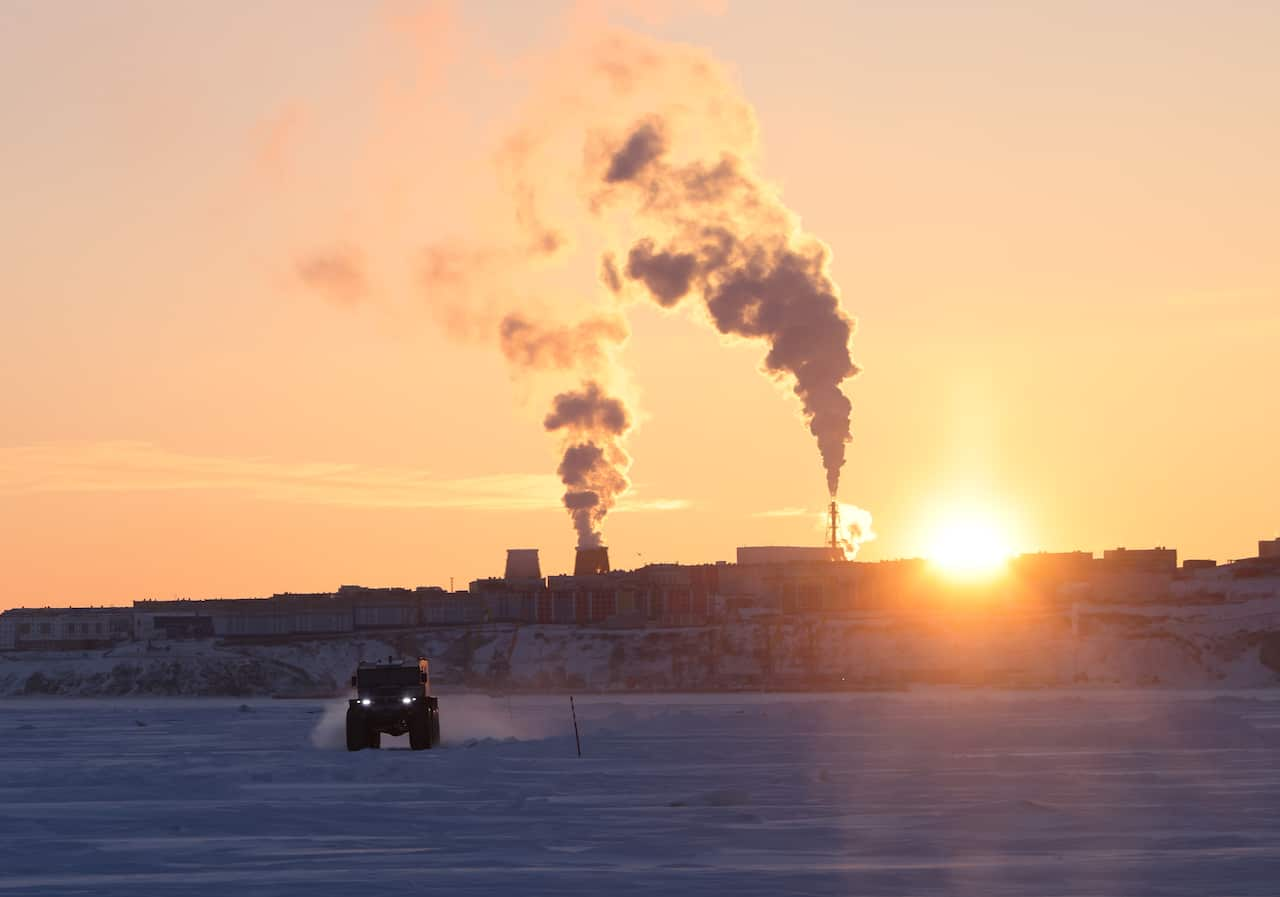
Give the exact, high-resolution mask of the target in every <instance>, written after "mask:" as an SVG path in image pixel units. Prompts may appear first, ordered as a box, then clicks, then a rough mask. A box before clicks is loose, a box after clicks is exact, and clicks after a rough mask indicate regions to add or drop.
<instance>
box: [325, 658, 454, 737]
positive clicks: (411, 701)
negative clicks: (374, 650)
mask: <svg viewBox="0 0 1280 897" xmlns="http://www.w3.org/2000/svg"><path fill="white" fill-rule="evenodd" d="M351 687H352V688H354V689H355V690H356V696H355V697H354V698H352V699H351V700H350V701H349V702H348V703H347V750H349V751H358V750H360V749H362V748H377V747H381V746H382V736H383V735H384V734H385V735H403V734H405V733H406V732H408V733H409V747H411V748H413V749H414V750H415V751H421V750H426V749H427V748H433V747H436V746H437V745H439V744H440V703H439V700H438V699H437V698H435V697H434V696H432V694H431V674H430V672H429V668H428V665H427V661H426V660H422V659H419V660H418V661H417V663H414V662H412V661H400V660H394V659H391V658H388V659H387V660H386V661H385V662H383V663H365V662H361V664H360V665H359V666H358V667H356V674H355V675H354V676H352V677H351Z"/></svg>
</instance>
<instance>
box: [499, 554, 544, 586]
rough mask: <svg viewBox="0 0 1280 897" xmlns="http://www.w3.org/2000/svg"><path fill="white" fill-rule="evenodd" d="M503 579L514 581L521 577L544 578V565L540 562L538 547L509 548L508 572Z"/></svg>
mask: <svg viewBox="0 0 1280 897" xmlns="http://www.w3.org/2000/svg"><path fill="white" fill-rule="evenodd" d="M502 578H503V579H505V580H506V581H507V582H513V581H516V580H521V579H542V566H541V565H540V564H539V563H538V549H536V548H508V549H507V572H506V573H504V574H503V576H502Z"/></svg>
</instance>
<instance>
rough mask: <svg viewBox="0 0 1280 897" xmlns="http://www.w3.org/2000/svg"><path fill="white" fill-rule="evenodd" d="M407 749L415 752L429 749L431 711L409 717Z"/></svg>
mask: <svg viewBox="0 0 1280 897" xmlns="http://www.w3.org/2000/svg"><path fill="white" fill-rule="evenodd" d="M409 747H410V748H411V749H412V750H415V751H421V750H425V749H427V748H429V747H431V711H429V710H428V711H425V712H422V713H415V714H413V715H412V716H411V717H409Z"/></svg>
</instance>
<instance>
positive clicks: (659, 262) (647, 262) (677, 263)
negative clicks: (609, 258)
mask: <svg viewBox="0 0 1280 897" xmlns="http://www.w3.org/2000/svg"><path fill="white" fill-rule="evenodd" d="M697 264H698V260H697V259H696V258H694V256H693V255H692V254H691V253H687V252H678V253H672V252H658V251H656V250H655V249H654V248H653V241H652V240H641V241H640V242H639V243H637V244H636V245H635V246H633V247H631V252H630V253H628V255H627V276H628V277H630V278H631V279H632V280H639V281H641V282H642V283H643V284H644V285H645V286H646V287H648V288H649V292H650V293H651V294H653V298H654V299H655V300H657V302H658V304H659V305H662V306H665V307H667V308H670V307H671V306H673V305H675V304H676V303H677V302H679V301H680V300H681V299H683V298H684V297H685V295H686V294H688V292H689V288H690V286H692V280H693V274H694V271H695V270H696V268H697Z"/></svg>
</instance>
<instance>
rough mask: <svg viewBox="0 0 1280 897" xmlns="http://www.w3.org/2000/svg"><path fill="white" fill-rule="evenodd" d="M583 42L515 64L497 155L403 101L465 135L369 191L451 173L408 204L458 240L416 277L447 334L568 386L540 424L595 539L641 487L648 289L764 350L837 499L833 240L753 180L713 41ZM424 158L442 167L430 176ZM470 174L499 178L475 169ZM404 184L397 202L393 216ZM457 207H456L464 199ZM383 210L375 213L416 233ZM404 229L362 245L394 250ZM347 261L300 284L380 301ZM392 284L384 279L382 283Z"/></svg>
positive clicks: (746, 107) (729, 83)
mask: <svg viewBox="0 0 1280 897" xmlns="http://www.w3.org/2000/svg"><path fill="white" fill-rule="evenodd" d="M686 5H687V4H686ZM648 6H650V4H646V7H648ZM566 33H567V37H566V39H565V41H564V43H563V45H561V46H557V47H554V48H540V51H539V52H538V53H536V54H535V55H533V56H531V57H530V58H529V59H527V60H519V61H518V62H519V64H515V65H512V66H507V67H502V68H503V70H509V71H511V72H516V73H518V75H517V76H516V77H512V78H511V83H512V84H513V85H514V86H515V87H516V89H518V90H520V91H521V92H522V93H524V96H522V97H520V98H518V99H516V101H515V102H513V103H512V104H511V108H512V109H513V110H514V112H513V119H512V124H511V127H509V128H508V130H507V131H506V132H504V134H503V135H502V137H501V138H500V139H499V140H498V141H497V142H496V143H494V144H483V145H484V146H489V147H490V151H489V152H487V153H486V152H484V151H483V148H482V144H481V143H480V142H479V141H481V140H487V139H488V138H487V137H480V136H479V135H478V134H477V135H471V136H474V137H476V138H477V139H476V140H475V141H472V142H470V143H468V142H467V141H466V139H465V138H466V137H467V136H468V134H467V133H466V128H465V123H466V122H467V121H469V120H470V114H471V110H461V109H453V108H452V107H451V106H450V105H449V104H447V103H446V102H445V98H447V96H448V94H447V92H443V93H442V98H441V101H440V102H439V103H435V104H429V105H427V106H425V107H424V108H425V109H426V110H431V111H432V112H433V114H434V117H433V115H432V114H419V110H417V109H416V108H413V107H412V106H410V107H407V108H400V107H399V106H397V107H396V109H395V112H396V114H395V115H394V116H393V117H391V119H390V120H391V121H393V122H395V123H396V127H397V128H398V127H400V126H401V123H403V122H420V123H421V124H422V127H421V128H420V130H421V132H422V136H423V137H425V136H427V135H428V133H429V134H430V136H431V139H432V141H435V139H436V135H438V134H439V133H450V135H451V139H450V141H447V144H448V145H449V146H451V147H452V146H455V145H456V146H458V147H459V149H458V150H457V151H456V153H455V156H456V157H455V158H452V159H450V160H449V161H448V163H447V164H446V163H445V162H440V161H436V157H435V156H434V155H433V154H431V153H428V152H426V151H424V150H423V149H422V147H415V148H416V149H418V150H419V151H418V152H416V153H414V154H412V155H411V156H409V157H407V158H408V165H407V167H404V168H402V169H398V170H397V172H396V175H397V176H396V177H388V178H386V179H385V180H383V179H379V180H376V181H375V182H374V183H373V185H372V187H373V189H370V190H365V191H363V193H362V195H365V194H368V195H372V196H375V197H381V198H383V199H387V196H386V194H388V191H387V190H385V189H382V190H379V185H380V184H384V183H390V184H396V185H398V184H400V183H401V182H405V183H413V184H418V183H430V178H431V177H432V176H433V173H438V172H446V174H444V175H442V176H439V175H437V179H438V180H440V181H441V183H437V184H434V185H432V186H433V189H431V190H421V191H418V192H417V193H413V194H411V195H412V196H413V197H416V198H417V200H418V201H420V202H423V203H426V205H425V207H423V208H418V209H414V210H409V211H414V212H416V213H417V217H416V218H405V219H404V220H411V221H412V220H421V221H430V222H432V223H433V224H438V225H439V226H440V227H441V228H443V230H441V231H438V232H436V231H433V234H432V237H431V238H430V242H428V244H427V245H425V246H419V247H418V249H417V256H416V264H415V265H414V279H415V282H416V285H417V286H418V287H419V288H420V290H421V292H422V293H423V294H424V295H425V297H426V300H427V306H428V308H429V309H430V311H431V313H432V315H433V316H434V317H435V319H436V321H437V323H438V324H440V325H441V327H442V328H443V329H444V330H445V332H446V333H448V334H449V335H451V336H453V337H456V338H459V339H464V340H471V341H477V340H483V341H485V342H490V341H492V342H494V343H496V344H497V346H498V348H499V349H500V350H501V352H502V354H503V357H504V358H505V359H506V362H507V364H508V366H509V368H510V370H511V372H512V375H513V378H514V379H516V380H517V381H519V382H520V385H521V387H522V390H521V392H522V394H530V393H531V391H532V389H533V388H534V386H533V384H536V388H537V389H539V390H540V391H541V390H542V388H543V381H544V379H545V380H552V381H554V382H553V383H552V384H550V385H549V386H548V387H547V388H546V390H545V394H546V395H547V396H549V397H550V396H554V398H553V399H551V406H550V411H549V413H547V414H546V416H545V419H544V421H543V423H544V426H545V429H546V430H547V431H548V432H549V433H552V434H554V435H555V436H556V437H558V438H559V439H560V440H561V446H560V457H559V467H558V471H559V476H560V479H561V480H562V482H563V483H564V487H565V494H564V504H565V507H566V509H567V511H568V513H569V515H570V517H571V519H572V521H573V524H574V526H575V528H576V530H577V532H578V537H579V541H580V543H581V544H583V545H585V546H592V545H598V544H600V541H601V532H600V528H601V525H602V524H603V522H604V520H605V517H606V515H607V514H608V512H609V510H610V509H611V508H613V507H614V506H615V505H616V503H617V501H618V499H619V497H620V496H621V495H622V494H623V493H624V492H625V491H626V490H627V489H628V488H629V484H628V479H627V475H628V471H629V468H630V463H631V462H630V458H629V457H628V455H627V452H626V451H625V449H624V443H625V441H626V439H627V437H628V435H629V432H630V429H631V426H632V422H633V421H634V420H635V417H636V415H635V414H634V413H633V411H632V409H631V408H629V407H628V405H627V404H626V403H625V402H624V401H623V398H622V396H623V395H626V394H628V393H629V391H628V390H627V386H628V385H629V384H628V383H627V378H626V374H625V371H623V370H621V369H620V366H619V364H618V355H619V349H620V348H621V347H622V346H623V344H624V343H625V342H626V340H627V339H628V328H627V324H626V317H625V314H626V309H627V305H628V303H630V302H631V301H633V300H634V299H636V298H637V297H640V298H642V299H644V300H645V301H653V302H655V303H657V304H658V305H660V306H662V307H664V308H669V309H676V308H682V309H697V312H696V314H697V315H698V316H701V317H705V318H706V319H707V320H708V321H709V322H710V323H711V324H712V325H713V326H714V327H715V328H716V329H717V330H718V331H719V332H720V333H721V334H724V335H725V336H726V337H730V338H734V339H746V340H751V341H755V342H758V343H759V344H761V345H762V346H763V347H764V349H765V355H764V360H763V369H764V371H765V372H766V373H768V374H769V375H770V376H773V377H775V378H778V379H779V380H780V381H782V382H785V383H786V384H787V385H788V386H789V387H790V388H791V389H793V390H794V392H795V394H796V395H797V397H798V398H799V401H800V407H801V409H802V413H803V416H804V419H805V421H806V422H807V424H808V426H809V428H810V430H811V431H812V433H813V435H814V438H815V439H816V441H817V444H818V449H819V452H820V454H821V458H822V463H823V466H824V470H825V473H826V482H827V487H828V490H829V491H830V492H831V494H832V495H834V494H835V493H836V489H837V487H838V485H839V480H840V473H841V469H842V467H843V465H844V463H845V447H846V443H847V442H848V441H849V438H850V415H851V407H850V403H849V401H848V399H847V398H846V396H845V395H844V393H843V391H842V384H843V383H844V381H845V380H847V379H848V378H850V377H852V376H853V375H854V374H856V373H857V367H856V366H855V365H854V363H853V361H852V359H851V356H850V352H849V341H850V338H851V335H852V331H853V321H852V319H851V318H850V317H849V316H848V315H847V314H846V313H845V312H844V311H843V310H842V308H841V305H840V294H839V290H838V288H837V287H836V285H835V283H834V282H833V281H832V279H831V276H830V274H829V264H830V253H829V251H828V250H827V247H826V246H824V245H823V244H822V243H821V242H819V241H818V240H816V239H814V238H813V237H812V236H810V235H808V234H806V233H805V232H803V231H802V230H801V228H800V227H799V224H798V221H797V220H796V218H795V216H794V215H793V214H792V213H791V212H790V211H789V210H788V209H787V208H786V206H784V205H783V203H782V201H781V200H780V198H779V196H778V194H777V191H776V190H775V189H773V188H772V187H771V186H770V185H768V184H767V183H765V182H764V181H762V180H761V179H760V177H759V176H758V175H757V174H756V172H755V168H754V161H753V160H754V159H755V154H756V130H757V128H756V119H755V114H754V111H753V110H752V108H751V106H750V104H749V103H748V102H747V101H746V100H745V99H744V98H743V97H742V95H741V93H740V90H739V88H738V86H737V85H736V84H735V83H734V79H733V77H732V75H731V73H730V72H729V71H728V70H727V69H726V68H725V67H724V66H723V65H721V64H720V63H719V62H718V61H717V60H715V59H714V58H713V57H711V56H710V55H709V54H708V53H706V52H705V51H704V50H701V49H698V48H696V47H692V46H688V45H682V44H677V43H671V42H665V41H661V40H656V39H651V38H647V37H644V36H642V35H639V34H635V33H632V32H628V31H624V30H620V29H614V28H610V27H608V26H607V25H605V24H604V23H603V20H601V19H598V18H596V17H593V16H588V17H586V18H584V19H577V18H575V17H571V23H570V25H569V27H568V29H567V32H566ZM458 39H461V35H459V38H458ZM542 50H546V52H542ZM449 58H450V59H451V60H453V64H455V65H457V66H459V67H462V66H467V65H477V66H479V67H480V69H481V71H479V72H477V73H470V74H479V75H482V76H483V77H485V78H489V77H492V75H493V73H492V72H491V71H489V68H488V67H487V66H488V64H487V63H485V64H483V65H481V64H480V63H478V62H476V60H482V59H487V58H488V57H487V56H486V55H485V54H484V53H468V52H464V50H463V48H461V47H456V48H454V52H452V53H451V54H450V55H449ZM467 75H468V73H462V74H461V75H460V77H466V76H467ZM432 83H436V81H434V80H433V82H432ZM486 83H488V82H486ZM464 113H465V114H464ZM395 133H397V135H398V132H395ZM455 138H456V139H455ZM398 140H399V137H398V136H397V139H395V140H389V141H385V142H386V143H387V144H388V145H397V143H398ZM428 145H431V144H428ZM441 152H447V150H445V149H441ZM428 157H429V158H431V159H432V161H433V164H432V165H429V166H423V165H422V164H421V163H422V160H423V159H424V158H428ZM473 165H476V166H482V167H483V174H482V176H481V177H476V178H471V177H468V176H467V174H466V173H467V172H470V171H473V170H474V169H473V168H472V167H471V166H473ZM424 179H425V180H424ZM402 192H403V191H400V192H397V193H396V194H395V200H396V202H394V203H392V202H390V201H389V200H388V205H390V206H391V207H392V208H393V209H398V203H399V202H400V200H401V193H402ZM450 197H457V198H458V199H457V200H455V202H454V204H453V205H452V206H451V205H450V199H449V198H450ZM404 201H406V202H408V201H409V197H408V196H406V198H405V200H404ZM383 211H384V210H383V209H381V207H379V208H377V209H375V210H373V211H372V212H370V213H369V214H367V215H365V216H364V218H365V219H367V220H376V221H383V220H387V219H388V218H389V217H390V218H392V219H394V220H400V219H398V218H396V216H388V215H386V214H383ZM375 212H376V214H375ZM398 233H399V232H398V231H395V232H393V233H391V234H390V235H389V234H387V233H378V234H371V235H367V237H366V238H363V239H362V240H361V243H360V245H363V246H365V247H375V246H385V245H387V238H388V236H392V237H394V236H396V235H397V234H398ZM350 261H351V260H350V259H343V258H339V257H337V256H330V257H319V256H318V257H316V258H314V259H310V260H308V261H307V262H306V263H305V264H304V265H302V266H299V268H298V270H297V274H298V276H299V277H300V278H301V279H302V280H303V281H304V282H306V283H308V284H309V285H310V286H312V287H314V288H318V289H321V290H323V291H325V292H327V293H328V294H330V295H331V296H333V297H335V298H340V299H345V300H346V301H356V300H357V299H359V298H360V297H361V295H362V294H365V293H372V292H373V291H369V290H367V289H366V284H367V283H368V282H374V278H372V276H370V277H368V278H366V276H365V268H364V267H363V266H362V265H360V264H358V262H359V261H360V259H359V258H356V259H355V262H356V263H357V264H352V263H349V262H350ZM372 273H375V272H372V271H371V272H370V274H372ZM376 273H378V274H379V275H380V276H379V278H378V279H377V280H376V282H378V283H383V282H384V281H385V279H386V278H385V276H383V275H385V272H376ZM383 292H386V293H388V294H389V295H394V293H393V292H392V291H389V290H388V291H383ZM370 298H372V296H370ZM561 381H565V382H561ZM525 387H528V391H526V389H525ZM705 398H706V400H707V401H713V400H714V397H711V396H707V397H705Z"/></svg>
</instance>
